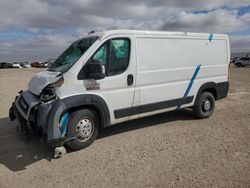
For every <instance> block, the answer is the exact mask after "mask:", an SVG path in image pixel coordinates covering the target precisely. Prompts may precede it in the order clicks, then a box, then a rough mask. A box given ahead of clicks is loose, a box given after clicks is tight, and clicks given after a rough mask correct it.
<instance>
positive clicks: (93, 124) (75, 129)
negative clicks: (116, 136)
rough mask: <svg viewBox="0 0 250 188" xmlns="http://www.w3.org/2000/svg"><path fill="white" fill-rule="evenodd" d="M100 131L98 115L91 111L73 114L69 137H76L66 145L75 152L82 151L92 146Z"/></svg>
mask: <svg viewBox="0 0 250 188" xmlns="http://www.w3.org/2000/svg"><path fill="white" fill-rule="evenodd" d="M98 130H99V119H98V116H97V114H96V113H95V112H94V111H92V110H89V109H83V110H78V111H75V112H73V113H72V114H71V115H70V117H69V125H68V133H67V136H68V137H74V139H73V140H72V141H69V142H67V143H66V145H67V146H68V147H69V148H71V149H73V150H80V149H83V148H86V147H87V146H89V145H90V144H92V143H93V142H94V141H95V139H96V137H97V135H98Z"/></svg>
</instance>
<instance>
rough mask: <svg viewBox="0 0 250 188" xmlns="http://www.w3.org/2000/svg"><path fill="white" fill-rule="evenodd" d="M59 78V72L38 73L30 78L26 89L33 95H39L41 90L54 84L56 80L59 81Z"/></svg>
mask: <svg viewBox="0 0 250 188" xmlns="http://www.w3.org/2000/svg"><path fill="white" fill-rule="evenodd" d="M60 77H61V73H60V72H51V71H43V72H39V73H38V74H36V75H35V76H33V77H32V79H31V80H30V82H29V84H28V88H29V90H30V91H31V92H32V93H33V94H35V95H39V94H40V93H41V91H42V90H43V88H45V87H46V86H47V85H48V84H52V83H54V82H56V81H57V80H58V79H60Z"/></svg>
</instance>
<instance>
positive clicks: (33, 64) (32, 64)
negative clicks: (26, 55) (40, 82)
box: [31, 61, 42, 68]
mask: <svg viewBox="0 0 250 188" xmlns="http://www.w3.org/2000/svg"><path fill="white" fill-rule="evenodd" d="M31 66H32V67H35V68H41V67H42V64H41V63H40V62H38V61H36V62H33V63H31Z"/></svg>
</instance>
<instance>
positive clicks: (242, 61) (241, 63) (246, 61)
mask: <svg viewBox="0 0 250 188" xmlns="http://www.w3.org/2000/svg"><path fill="white" fill-rule="evenodd" d="M234 64H235V65H236V66H237V67H245V66H247V65H250V57H248V56H246V57H242V58H239V59H237V60H235V62H234Z"/></svg>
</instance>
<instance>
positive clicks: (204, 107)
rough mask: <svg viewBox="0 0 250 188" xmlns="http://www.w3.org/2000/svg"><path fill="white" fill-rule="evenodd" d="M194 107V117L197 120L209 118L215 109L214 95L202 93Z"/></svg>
mask: <svg viewBox="0 0 250 188" xmlns="http://www.w3.org/2000/svg"><path fill="white" fill-rule="evenodd" d="M197 97H199V98H198V99H197V100H196V102H195V105H194V109H193V112H194V115H195V116H196V117H197V118H200V119H203V118H208V117H210V116H211V115H212V113H213V112H214V108H215V99H214V96H213V94H212V93H210V92H204V93H202V94H201V95H200V96H197Z"/></svg>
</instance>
